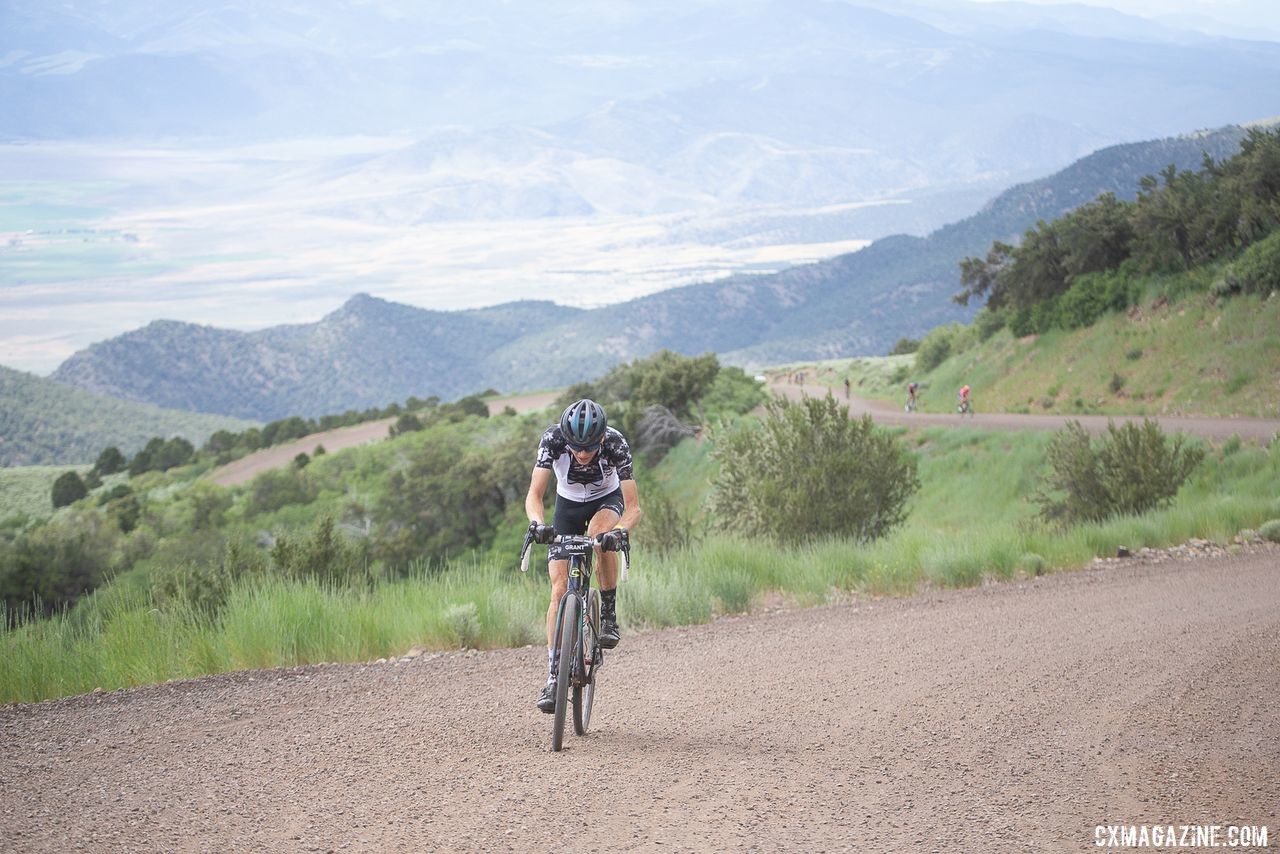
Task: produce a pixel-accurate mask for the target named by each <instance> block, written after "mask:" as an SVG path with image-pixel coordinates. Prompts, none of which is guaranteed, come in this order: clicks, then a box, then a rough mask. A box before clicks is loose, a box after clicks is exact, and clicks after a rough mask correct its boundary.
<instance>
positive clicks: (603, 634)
mask: <svg viewBox="0 0 1280 854" xmlns="http://www.w3.org/2000/svg"><path fill="white" fill-rule="evenodd" d="M620 640H622V637H621V636H620V635H619V634H618V621H617V620H615V619H611V618H609V617H605V618H604V619H603V620H601V621H600V646H602V647H604V648H605V649H613V648H614V647H615V646H617V645H618V641H620Z"/></svg>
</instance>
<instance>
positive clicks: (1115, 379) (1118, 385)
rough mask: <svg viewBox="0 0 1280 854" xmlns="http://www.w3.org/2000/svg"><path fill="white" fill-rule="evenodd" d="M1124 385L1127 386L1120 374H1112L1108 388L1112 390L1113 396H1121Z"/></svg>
mask: <svg viewBox="0 0 1280 854" xmlns="http://www.w3.org/2000/svg"><path fill="white" fill-rule="evenodd" d="M1124 384H1125V378H1124V377H1122V376H1120V374H1112V375H1111V382H1110V383H1108V386H1109V387H1110V388H1111V393H1112V394H1119V393H1120V389H1122V388H1124Z"/></svg>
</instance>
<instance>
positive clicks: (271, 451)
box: [209, 391, 558, 486]
mask: <svg viewBox="0 0 1280 854" xmlns="http://www.w3.org/2000/svg"><path fill="white" fill-rule="evenodd" d="M556 397H558V393H557V392H551V391H547V392H534V393H532V394H522V395H518V396H515V397H504V398H500V399H498V400H494V401H490V402H489V413H490V414H491V415H493V414H497V413H499V412H501V411H502V410H503V408H504V407H507V406H510V407H511V408H512V409H514V410H515V411H516V412H528V411H529V410H531V409H542V408H544V407H547V406H550V405H551V404H552V403H553V402H555V399H556ZM395 423H396V419H395V418H380V419H378V420H377V421H366V422H364V423H363V424H353V425H352V426H350V427H337V428H335V429H333V430H326V431H324V432H323V433H312V434H311V435H310V436H303V437H302V438H301V439H296V440H294V441H292V442H285V443H284V444H281V445H272V446H271V447H270V448H263V449H262V450H261V451H254V452H253V453H252V454H248V455H247V456H243V457H241V458H240V459H238V460H235V461H234V462H230V463H227V464H226V465H225V466H220V467H219V468H216V469H214V470H213V471H211V472H209V480H210V481H212V482H213V483H216V484H217V485H218V486H239V485H240V484H242V483H248V482H249V481H251V480H253V479H254V478H255V477H257V476H258V475H260V474H262V473H263V472H264V471H269V470H271V469H275V468H279V467H280V466H284V465H288V464H289V463H291V462H293V460H294V458H295V457H297V456H298V454H314V453H315V450H316V446H317V445H323V446H324V449H325V451H326V452H331V451H341V450H343V449H344V448H353V447H355V446H356V445H367V444H369V443H370V442H380V441H382V440H383V439H385V438H387V436H388V435H390V432H391V426H392V425H393V424H395Z"/></svg>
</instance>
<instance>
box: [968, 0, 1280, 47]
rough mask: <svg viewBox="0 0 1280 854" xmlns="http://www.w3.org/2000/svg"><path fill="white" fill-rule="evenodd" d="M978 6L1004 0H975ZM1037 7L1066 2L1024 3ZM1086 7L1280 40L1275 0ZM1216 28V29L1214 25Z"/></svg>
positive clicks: (1121, 2)
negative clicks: (1113, 10)
mask: <svg viewBox="0 0 1280 854" xmlns="http://www.w3.org/2000/svg"><path fill="white" fill-rule="evenodd" d="M975 2H979V3H995V2H1005V0H975ZM1022 2H1025V3H1030V4H1032V5H1037V6H1048V5H1054V6H1056V5H1067V4H1066V3H1064V0H1022ZM1074 2H1075V3H1077V4H1080V5H1085V6H1101V7H1104V8H1108V9H1115V10H1117V11H1120V12H1127V13H1129V14H1132V15H1140V16H1142V17H1144V18H1155V19H1157V20H1162V21H1167V22H1169V23H1173V24H1180V25H1183V26H1187V25H1195V26H1196V28H1197V29H1201V30H1204V31H1206V32H1212V33H1214V34H1215V35H1232V36H1236V37H1249V36H1253V37H1255V38H1258V37H1260V38H1264V39H1274V38H1280V2H1276V0H1074ZM1215 25H1216V26H1215Z"/></svg>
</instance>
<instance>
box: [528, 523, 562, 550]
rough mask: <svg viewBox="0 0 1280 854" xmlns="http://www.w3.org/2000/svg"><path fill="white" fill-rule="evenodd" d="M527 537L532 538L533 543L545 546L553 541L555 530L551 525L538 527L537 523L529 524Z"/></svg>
mask: <svg viewBox="0 0 1280 854" xmlns="http://www.w3.org/2000/svg"><path fill="white" fill-rule="evenodd" d="M529 536H530V537H532V538H533V541H534V542H535V543H538V544H539V545H543V546H545V545H547V544H548V543H550V542H551V541H552V540H554V539H555V537H556V529H555V528H554V527H552V526H551V525H540V524H538V523H537V522H530V523H529Z"/></svg>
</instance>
